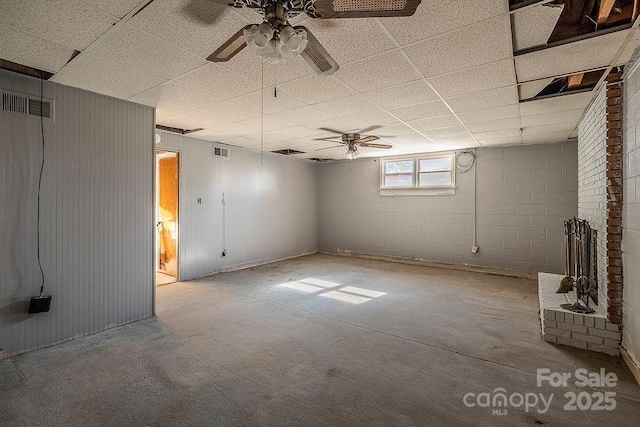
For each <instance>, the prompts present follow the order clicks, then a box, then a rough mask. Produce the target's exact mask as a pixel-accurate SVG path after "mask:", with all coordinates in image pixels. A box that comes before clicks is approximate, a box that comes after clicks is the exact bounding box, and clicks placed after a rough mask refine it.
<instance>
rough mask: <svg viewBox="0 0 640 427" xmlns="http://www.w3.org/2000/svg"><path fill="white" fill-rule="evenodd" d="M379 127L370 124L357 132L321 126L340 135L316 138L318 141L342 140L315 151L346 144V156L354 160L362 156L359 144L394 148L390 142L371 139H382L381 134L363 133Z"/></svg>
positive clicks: (370, 146) (361, 145)
mask: <svg viewBox="0 0 640 427" xmlns="http://www.w3.org/2000/svg"><path fill="white" fill-rule="evenodd" d="M379 127H380V126H370V127H368V128H366V129H362V130H361V131H359V132H357V133H356V132H341V131H339V130H335V129H330V128H320V130H322V131H325V132H332V133H336V134H339V135H340V136H339V137H337V136H331V137H328V138H316V141H332V140H334V139H336V138H341V139H342V141H341V142H340V145H335V146H333V147H327V148H320V149H318V150H315V151H322V150H330V149H332V148H337V147H343V146H345V145H346V146H347V152H346V153H345V155H344V158H345V159H347V160H354V159H357V158H358V156H360V153H359V152H358V146H360V147H367V148H385V149H386V148H392V146H391V145H389V144H372V143H371V141H376V140H378V139H380V137H379V136H375V135H363V133H365V132H370V131H372V130H375V129H378V128H379Z"/></svg>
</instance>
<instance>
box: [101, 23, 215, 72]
mask: <svg viewBox="0 0 640 427" xmlns="http://www.w3.org/2000/svg"><path fill="white" fill-rule="evenodd" d="M91 53H92V54H94V55H97V56H100V57H102V58H105V59H109V60H112V61H115V62H118V63H119V64H121V66H122V68H123V70H137V71H142V72H145V73H147V74H151V75H155V76H158V77H160V78H163V79H165V80H169V79H173V78H175V77H178V76H180V75H182V74H184V73H186V72H189V71H191V70H194V69H196V68H198V67H201V66H203V65H205V64H206V63H207V61H206V60H204V59H203V58H200V57H198V56H197V55H194V54H193V53H190V52H187V51H186V50H183V49H180V48H178V47H177V46H175V45H173V44H171V43H169V42H166V41H164V40H162V39H161V38H159V37H157V36H154V35H152V34H150V33H148V32H146V31H144V30H141V29H139V28H137V27H134V26H133V25H129V24H124V25H121V26H120V27H118V28H117V29H116V30H114V31H111V32H110V33H109V34H107V35H106V36H105V37H104V38H102V39H101V40H100V41H99V43H97V45H96V46H95V47H94V48H93V49H92V50H91Z"/></svg>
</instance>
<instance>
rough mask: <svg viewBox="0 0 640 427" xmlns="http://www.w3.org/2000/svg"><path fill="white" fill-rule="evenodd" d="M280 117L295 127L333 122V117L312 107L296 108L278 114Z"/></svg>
mask: <svg viewBox="0 0 640 427" xmlns="http://www.w3.org/2000/svg"><path fill="white" fill-rule="evenodd" d="M278 96H280V95H278ZM279 114H280V115H281V116H282V117H286V119H287V120H288V121H289V122H291V123H295V124H297V125H306V124H308V123H316V122H321V121H326V120H333V119H335V116H333V115H332V114H328V113H325V112H323V111H320V110H318V109H317V108H314V107H309V106H305V107H297V108H295V109H294V110H288V111H284V112H282V113H279Z"/></svg>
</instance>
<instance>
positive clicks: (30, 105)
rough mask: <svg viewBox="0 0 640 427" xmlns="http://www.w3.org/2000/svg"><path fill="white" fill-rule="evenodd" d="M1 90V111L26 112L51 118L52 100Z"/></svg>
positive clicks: (30, 114)
mask: <svg viewBox="0 0 640 427" xmlns="http://www.w3.org/2000/svg"><path fill="white" fill-rule="evenodd" d="M0 91H1V92H2V111H8V112H10V113H17V114H26V115H29V116H37V117H40V115H42V117H44V118H47V119H51V120H53V118H54V116H53V111H54V109H53V107H54V101H53V100H51V99H46V98H43V99H42V101H41V100H40V99H39V98H37V97H34V96H30V95H25V94H21V93H16V92H10V91H7V90H0Z"/></svg>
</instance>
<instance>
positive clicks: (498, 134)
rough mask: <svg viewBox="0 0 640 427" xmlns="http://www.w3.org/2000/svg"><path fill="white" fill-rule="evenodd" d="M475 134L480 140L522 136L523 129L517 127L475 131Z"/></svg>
mask: <svg viewBox="0 0 640 427" xmlns="http://www.w3.org/2000/svg"><path fill="white" fill-rule="evenodd" d="M473 136H475V137H476V139H478V140H479V141H486V140H490V139H499V138H521V137H522V131H521V130H520V128H519V127H517V128H511V129H501V130H495V131H491V132H473Z"/></svg>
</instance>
